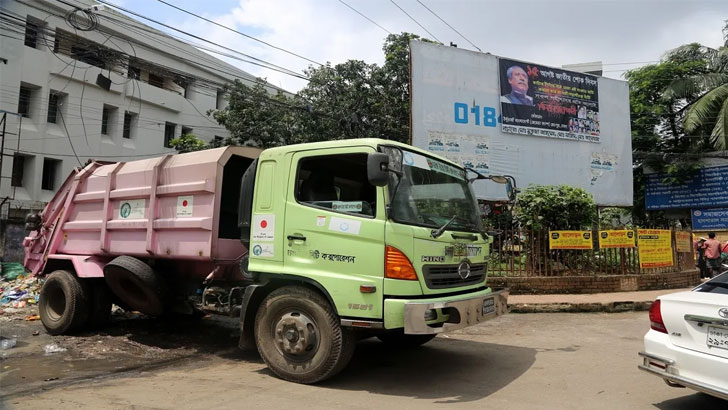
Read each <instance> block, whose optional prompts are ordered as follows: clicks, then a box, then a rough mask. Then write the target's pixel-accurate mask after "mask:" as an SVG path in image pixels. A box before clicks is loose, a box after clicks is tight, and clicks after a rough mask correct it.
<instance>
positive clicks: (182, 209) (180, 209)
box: [177, 195, 194, 218]
mask: <svg viewBox="0 0 728 410" xmlns="http://www.w3.org/2000/svg"><path fill="white" fill-rule="evenodd" d="M193 209H194V203H193V202H192V195H184V196H178V197H177V218H179V217H180V216H192V211H193Z"/></svg>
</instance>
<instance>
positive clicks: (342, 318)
mask: <svg viewBox="0 0 728 410" xmlns="http://www.w3.org/2000/svg"><path fill="white" fill-rule="evenodd" d="M480 179H486V180H490V182H489V181H484V182H481V183H491V182H495V183H502V184H505V185H506V188H507V189H508V191H509V192H511V193H513V192H515V181H514V180H513V178H512V177H506V176H492V175H487V176H486V175H482V174H480V173H478V172H476V171H474V170H471V169H466V168H463V167H461V166H460V165H458V164H456V163H454V162H451V161H449V160H447V159H444V158H441V157H438V156H436V155H433V154H432V153H429V152H427V151H423V150H420V149H417V148H415V147H412V146H409V145H406V144H401V143H397V142H393V141H388V140H384V139H355V140H340V141H328V142H319V143H308V144H300V145H290V146H283V147H276V148H270V149H266V150H259V149H256V148H249V147H223V148H217V149H209V150H204V151H198V152H191V153H184V154H174V155H173V154H168V155H163V156H160V157H157V158H151V159H143V160H137V161H130V162H118V163H100V162H90V163H89V164H87V165H86V166H85V167H83V168H79V169H76V170H75V171H74V172H73V173H72V174H71V175H70V176H69V177H68V178H67V179H66V181H65V182H64V183H63V185H62V186H61V188H60V189H59V190H58V192H57V193H56V195H55V196H54V198H53V199H52V200H51V201H50V202H49V203H48V204H47V206H46V207H45V208H44V209H43V211H42V212H40V213H38V214H30V215H29V216H28V217H27V218H26V228H27V229H28V230H29V231H30V233H29V235H28V236H27V237H26V238H25V239H24V242H23V245H24V247H25V251H26V254H25V261H24V262H25V266H26V268H27V269H29V270H30V271H31V272H32V273H33V274H35V275H38V276H43V277H45V282H44V284H43V287H42V289H41V293H40V300H39V314H40V317H41V320H42V322H43V325H44V326H45V328H46V329H47V331H48V332H49V333H50V334H67V333H72V332H74V331H78V330H80V329H84V328H90V327H94V326H101V325H104V324H108V323H109V321H110V311H111V306H112V303H116V304H118V305H120V306H122V307H125V308H126V309H132V310H136V311H139V312H142V313H144V314H147V315H151V316H158V317H160V318H161V319H160V320H164V317H165V316H166V315H167V314H169V313H170V312H187V313H193V312H195V311H197V312H200V311H203V312H211V313H216V314H222V315H230V316H233V317H239V318H240V342H239V345H240V347H241V348H257V350H258V351H259V353H260V355H261V356H262V358H263V360H264V361H265V363H266V364H267V365H268V367H269V368H270V370H271V371H272V372H273V373H274V374H276V375H277V376H279V377H280V378H282V379H285V380H289V381H293V382H298V383H316V382H319V381H321V380H324V379H326V378H329V377H331V376H333V375H335V374H336V373H337V372H339V371H340V370H342V369H343V368H344V367H345V366H346V364H347V363H348V361H349V360H350V359H351V357H352V354H353V352H354V346H355V343H356V341H357V340H359V339H362V338H366V337H378V338H379V339H380V340H381V341H382V342H384V343H389V344H392V345H396V346H399V347H414V346H418V345H421V344H424V343H426V342H428V341H430V340H431V339H433V338H434V337H435V336H436V335H438V334H439V333H442V332H447V331H451V330H455V329H461V328H464V327H468V326H473V325H477V324H479V323H483V322H484V321H486V320H489V319H492V318H495V317H497V316H499V315H502V314H504V313H506V310H507V305H506V303H507V297H508V291H507V289H500V290H498V289H492V288H490V287H488V285H487V284H486V277H487V273H488V272H487V257H488V255H489V251H490V245H491V243H492V241H493V237H492V235H489V233H488V232H486V231H484V229H483V226H482V221H481V216H480V212H479V206H478V202H477V199H476V197H475V195H474V193H473V189H472V183H473V182H474V181H476V180H480Z"/></svg>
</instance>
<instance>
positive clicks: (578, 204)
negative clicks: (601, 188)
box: [516, 185, 597, 230]
mask: <svg viewBox="0 0 728 410" xmlns="http://www.w3.org/2000/svg"><path fill="white" fill-rule="evenodd" d="M517 203H518V206H517V208H516V220H517V221H518V222H519V223H521V225H523V226H527V227H529V228H531V229H534V230H548V229H552V230H554V229H576V230H578V229H582V228H588V227H591V226H592V225H593V223H594V221H595V220H596V215H597V213H596V205H595V204H594V199H593V198H592V196H591V194H590V193H588V192H586V191H585V190H583V189H581V188H574V187H570V186H567V185H559V186H555V185H536V186H530V187H528V188H526V189H525V190H523V192H521V193H519V194H518V201H517Z"/></svg>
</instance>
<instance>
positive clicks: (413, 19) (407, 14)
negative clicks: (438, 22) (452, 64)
mask: <svg viewBox="0 0 728 410" xmlns="http://www.w3.org/2000/svg"><path fill="white" fill-rule="evenodd" d="M389 1H390V2H392V4H394V5H395V6H397V8H398V9H400V10H401V11H402V13H404V14H405V15H406V16H407V17H409V18H410V20H412V21H414V22H415V23H416V24H417V25H418V26H420V27H421V28H422V29H423V30H425V31H426V32H427V34H429V35H430V36H432V38H434V39H435V40H437V42H438V43H440V44H442V41H440V39H438V38H437V37H435V35H434V34H432V33H430V30H428V29H426V28H425V26H423V25H422V24H420V22H419V21H417V20H415V18H414V17H412V16H411V15H410V14H409V13H407V12H406V11H405V10H404V9H403V8H402V7H400V6H399V4H397V3H396V2H395V1H394V0H389Z"/></svg>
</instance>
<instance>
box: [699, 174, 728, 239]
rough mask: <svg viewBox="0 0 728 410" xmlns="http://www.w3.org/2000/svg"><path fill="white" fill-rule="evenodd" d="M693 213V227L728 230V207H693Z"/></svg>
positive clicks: (727, 183)
mask: <svg viewBox="0 0 728 410" xmlns="http://www.w3.org/2000/svg"><path fill="white" fill-rule="evenodd" d="M726 185H728V182H726ZM726 189H728V188H726ZM691 215H692V217H693V229H697V230H705V231H707V230H714V231H728V208H711V209H704V208H702V209H693V210H692V212H691Z"/></svg>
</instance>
